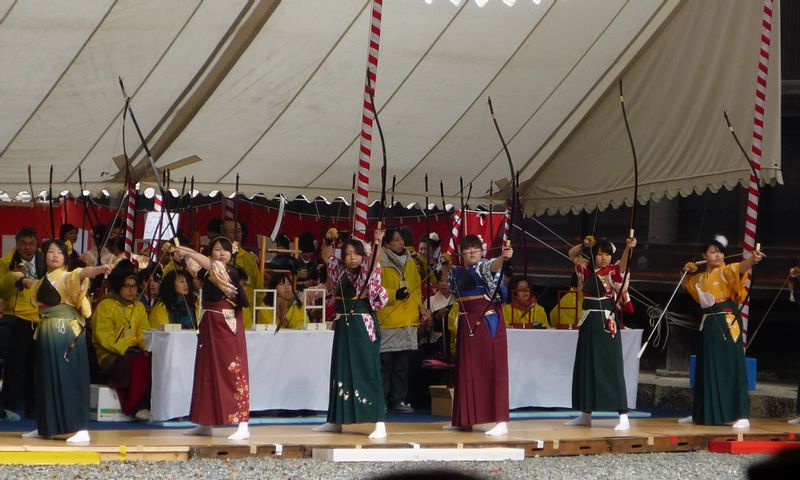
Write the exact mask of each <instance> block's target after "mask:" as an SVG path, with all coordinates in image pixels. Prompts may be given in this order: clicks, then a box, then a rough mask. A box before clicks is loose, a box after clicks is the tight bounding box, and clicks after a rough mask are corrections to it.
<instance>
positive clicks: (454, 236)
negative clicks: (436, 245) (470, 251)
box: [444, 211, 461, 255]
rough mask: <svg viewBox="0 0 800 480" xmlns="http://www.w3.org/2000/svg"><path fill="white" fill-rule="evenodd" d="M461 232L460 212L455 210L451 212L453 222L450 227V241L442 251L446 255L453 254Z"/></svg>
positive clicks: (456, 248)
mask: <svg viewBox="0 0 800 480" xmlns="http://www.w3.org/2000/svg"><path fill="white" fill-rule="evenodd" d="M460 234H461V212H460V211H457V212H455V213H454V214H453V224H452V226H451V227H450V241H449V242H448V243H447V247H446V248H445V250H444V253H446V254H448V255H455V253H456V251H457V250H458V247H460V245H457V244H456V242H457V241H458V239H459V238H460V237H459V235H460Z"/></svg>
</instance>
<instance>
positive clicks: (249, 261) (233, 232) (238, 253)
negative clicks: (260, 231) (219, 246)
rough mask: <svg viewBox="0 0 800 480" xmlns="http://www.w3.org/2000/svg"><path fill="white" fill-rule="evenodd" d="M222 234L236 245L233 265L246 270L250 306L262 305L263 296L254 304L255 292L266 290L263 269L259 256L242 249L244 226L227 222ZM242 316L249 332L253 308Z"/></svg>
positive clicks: (244, 309)
mask: <svg viewBox="0 0 800 480" xmlns="http://www.w3.org/2000/svg"><path fill="white" fill-rule="evenodd" d="M222 233H223V235H225V236H226V237H228V238H229V239H230V240H231V241H232V242H233V243H234V245H235V246H234V250H235V252H234V253H233V257H232V259H231V263H232V264H233V266H234V267H238V268H241V269H242V270H244V273H245V274H247V283H246V284H245V285H244V287H245V294H246V295H247V301H248V302H249V305H258V304H260V303H262V302H263V300H264V295H263V294H259V295H258V298H256V301H255V302H253V291H254V290H256V289H259V290H260V289H262V288H264V278H263V277H262V276H261V269H260V268H259V267H258V262H259V259H258V256H256V255H255V254H254V253H252V252H248V251H247V250H246V249H244V248H243V247H242V246H243V245H244V244H243V229H242V225H241V224H239V223H238V222H235V221H233V220H227V221H225V223H223V224H222ZM242 315H243V317H244V323H245V326H244V328H245V329H247V330H249V329H250V328H251V327H252V326H253V309H252V307H248V308H243V309H242Z"/></svg>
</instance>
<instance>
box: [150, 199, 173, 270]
mask: <svg viewBox="0 0 800 480" xmlns="http://www.w3.org/2000/svg"><path fill="white" fill-rule="evenodd" d="M154 199H155V201H154V202H153V211H154V212H156V213H161V209H162V204H163V201H164V199H163V198H162V197H161V194H160V193H156V196H155V197H154ZM163 221H164V219H163V218H162V219H161V220H160V221H159V226H158V228H156V231H155V232H154V234H153V239H152V241H151V242H150V257H151V258H152V259H153V260H154V261H156V260H158V241H159V240H161V232H162V230H163V226H162V225H161V222H163ZM167 221H169V220H167Z"/></svg>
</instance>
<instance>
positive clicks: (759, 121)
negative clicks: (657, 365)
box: [741, 0, 773, 344]
mask: <svg viewBox="0 0 800 480" xmlns="http://www.w3.org/2000/svg"><path fill="white" fill-rule="evenodd" d="M772 4H773V0H764V5H763V9H762V18H761V48H760V49H759V53H758V70H757V73H756V98H755V108H754V110H755V111H754V114H753V143H752V145H751V146H750V163H751V164H752V165H753V170H755V171H756V172H758V173H759V175H760V173H761V152H762V146H763V142H764V110H765V108H766V103H767V77H768V73H769V49H770V45H771V43H772ZM758 199H759V191H758V177H756V175H754V174H753V173H750V184H749V185H748V188H747V213H746V215H745V224H744V242H743V247H744V252H752V251H753V250H755V247H756V225H757V224H758ZM746 288H747V290H748V291H749V290H750V277H749V275H748V278H747V285H746ZM749 298H750V296H749V295H748V296H747V300H746V301H745V303H744V305H742V311H741V315H742V333H743V337H742V338H743V340H744V343H745V344H747V323H748V322H747V321H748V318H749V314H750V301H749Z"/></svg>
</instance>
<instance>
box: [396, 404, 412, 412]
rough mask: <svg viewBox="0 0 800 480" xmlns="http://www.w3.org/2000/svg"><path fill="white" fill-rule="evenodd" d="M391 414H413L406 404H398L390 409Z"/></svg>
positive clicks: (409, 406)
mask: <svg viewBox="0 0 800 480" xmlns="http://www.w3.org/2000/svg"><path fill="white" fill-rule="evenodd" d="M392 411H393V412H397V413H414V409H413V408H412V407H411V405H410V404H408V403H406V402H400V403H398V404H396V405H395V406H393V407H392Z"/></svg>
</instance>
